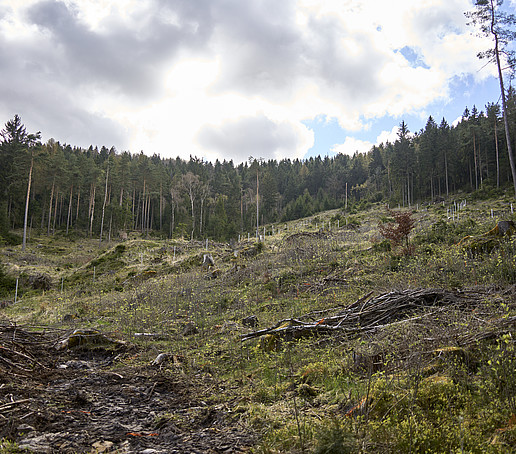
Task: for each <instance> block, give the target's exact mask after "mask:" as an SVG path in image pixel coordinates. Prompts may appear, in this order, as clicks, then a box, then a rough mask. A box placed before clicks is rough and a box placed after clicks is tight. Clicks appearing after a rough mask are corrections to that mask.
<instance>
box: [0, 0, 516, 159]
mask: <svg viewBox="0 0 516 454" xmlns="http://www.w3.org/2000/svg"><path fill="white" fill-rule="evenodd" d="M504 6H505V8H507V9H509V10H512V11H514V12H516V0H506V2H505V4H504ZM472 7H473V2H472V0H412V1H407V0H389V1H386V0H281V1H280V0H145V1H143V0H62V1H57V0H0V80H1V81H2V83H1V84H0V124H5V122H7V121H8V120H9V119H11V118H13V117H14V115H15V114H18V115H19V116H20V117H21V119H22V122H23V123H24V124H25V125H26V127H27V131H28V132H30V133H33V132H37V131H41V136H42V140H43V141H47V140H48V139H50V138H53V139H55V140H57V141H59V142H61V143H66V144H69V145H72V146H79V147H84V148H87V147H89V146H90V145H93V146H98V147H101V146H106V147H108V148H111V147H112V146H114V147H115V148H116V149H117V150H118V151H119V152H121V151H129V152H131V153H140V152H141V151H143V152H144V153H145V154H147V155H153V154H159V155H160V156H161V157H162V158H168V157H171V158H176V157H177V156H179V157H181V158H183V159H186V160H188V159H189V158H190V156H195V157H197V158H202V159H204V160H207V161H211V162H215V160H216V159H218V160H219V161H223V160H226V161H229V160H233V162H234V163H237V164H238V163H240V162H244V161H247V160H248V159H249V157H251V156H252V157H254V158H263V159H266V160H268V159H276V160H281V159H284V158H289V159H296V158H300V159H306V158H308V157H311V156H317V155H321V156H326V155H329V156H333V155H335V154H336V153H346V154H350V155H352V154H353V153H355V152H356V151H358V152H367V151H368V150H369V149H370V148H371V147H372V146H373V145H375V144H379V143H382V142H386V141H387V140H390V141H393V140H395V138H396V132H397V127H398V125H399V123H400V122H401V121H402V120H404V121H405V123H407V125H408V128H409V130H411V131H412V132H417V131H419V130H420V129H421V128H423V127H424V125H425V123H426V121H427V119H428V116H429V115H432V116H433V117H434V119H435V120H436V122H437V123H440V121H441V119H442V118H445V119H446V120H447V121H448V123H450V124H452V123H453V122H454V121H456V120H457V119H458V118H460V116H461V114H462V113H463V111H464V109H465V108H466V106H467V107H469V108H470V109H471V107H472V106H473V105H476V106H477V108H478V109H479V110H484V109H485V104H486V103H488V102H497V101H498V98H499V96H500V92H499V85H498V80H497V78H496V68H495V67H494V66H492V65H487V66H485V62H484V61H480V60H479V59H478V58H477V57H476V55H477V53H478V52H479V51H482V50H485V49H487V48H489V47H490V45H491V43H490V41H489V40H486V39H485V38H480V37H478V36H475V35H474V34H473V31H474V30H473V29H472V28H471V27H470V26H467V24H466V22H467V19H466V17H465V16H464V12H465V11H468V10H471V9H472Z"/></svg>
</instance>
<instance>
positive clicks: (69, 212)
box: [66, 184, 73, 235]
mask: <svg viewBox="0 0 516 454" xmlns="http://www.w3.org/2000/svg"><path fill="white" fill-rule="evenodd" d="M72 197H73V184H72V185H71V186H70V201H69V203H68V216H67V217H66V234H67V235H68V227H69V226H70V217H71V215H72Z"/></svg>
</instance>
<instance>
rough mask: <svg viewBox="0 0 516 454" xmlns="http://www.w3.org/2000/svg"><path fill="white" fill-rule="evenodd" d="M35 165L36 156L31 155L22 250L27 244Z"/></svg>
mask: <svg viewBox="0 0 516 454" xmlns="http://www.w3.org/2000/svg"><path fill="white" fill-rule="evenodd" d="M33 166H34V157H31V160H30V169H29V181H28V183H27V199H26V200H25V218H24V219H23V241H22V251H24V250H25V246H26V245H27V217H28V216H29V200H30V185H31V181H32V167H33Z"/></svg>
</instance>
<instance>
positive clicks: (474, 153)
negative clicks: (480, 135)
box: [473, 132, 478, 190]
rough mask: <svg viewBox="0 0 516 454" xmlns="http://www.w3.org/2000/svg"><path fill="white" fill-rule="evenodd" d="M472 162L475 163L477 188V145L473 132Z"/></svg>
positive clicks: (476, 183) (476, 185)
mask: <svg viewBox="0 0 516 454" xmlns="http://www.w3.org/2000/svg"><path fill="white" fill-rule="evenodd" d="M473 162H474V163H475V190H476V189H478V165H477V146H476V142H475V132H473Z"/></svg>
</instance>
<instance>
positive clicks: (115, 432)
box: [0, 324, 256, 453]
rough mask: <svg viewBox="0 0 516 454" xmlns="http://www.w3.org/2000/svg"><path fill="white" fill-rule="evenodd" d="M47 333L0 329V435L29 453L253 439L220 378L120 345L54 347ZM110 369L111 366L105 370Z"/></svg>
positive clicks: (224, 444)
mask: <svg viewBox="0 0 516 454" xmlns="http://www.w3.org/2000/svg"><path fill="white" fill-rule="evenodd" d="M55 343H56V334H55V333H44V332H38V333H32V332H29V331H27V330H21V329H19V328H14V327H13V326H12V325H7V324H1V325H0V439H1V438H7V439H10V440H14V441H16V442H17V443H18V444H19V446H20V447H22V448H26V449H28V450H29V451H32V452H38V453H97V452H98V453H100V452H106V453H109V452H118V453H241V452H246V451H247V450H248V449H249V447H250V446H251V445H252V444H253V443H254V442H255V441H256V439H255V436H254V435H253V434H251V433H250V432H248V431H246V429H245V426H244V424H242V423H241V422H240V420H239V417H238V415H236V414H234V413H232V411H231V406H232V404H231V402H224V403H218V404H217V403H215V404H213V403H212V404H210V405H208V404H207V403H206V402H205V400H207V397H209V396H210V395H211V394H214V393H213V391H217V393H216V394H220V391H221V390H220V386H221V385H220V384H217V383H215V382H214V380H213V379H212V378H211V376H209V375H206V374H203V375H189V376H188V377H187V376H186V375H185V374H184V373H181V372H180V371H179V370H177V371H174V370H171V369H167V370H161V369H160V366H156V365H154V366H153V365H151V364H149V365H147V366H143V367H129V366H127V365H124V363H126V361H125V358H127V357H129V356H131V355H134V354H135V351H134V350H132V351H129V350H128V348H121V349H118V350H113V349H111V350H108V349H99V348H96V349H94V350H88V349H84V348H81V349H78V350H77V349H75V350H74V349H68V350H63V351H57V350H56V348H55ZM113 366H117V367H113Z"/></svg>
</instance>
